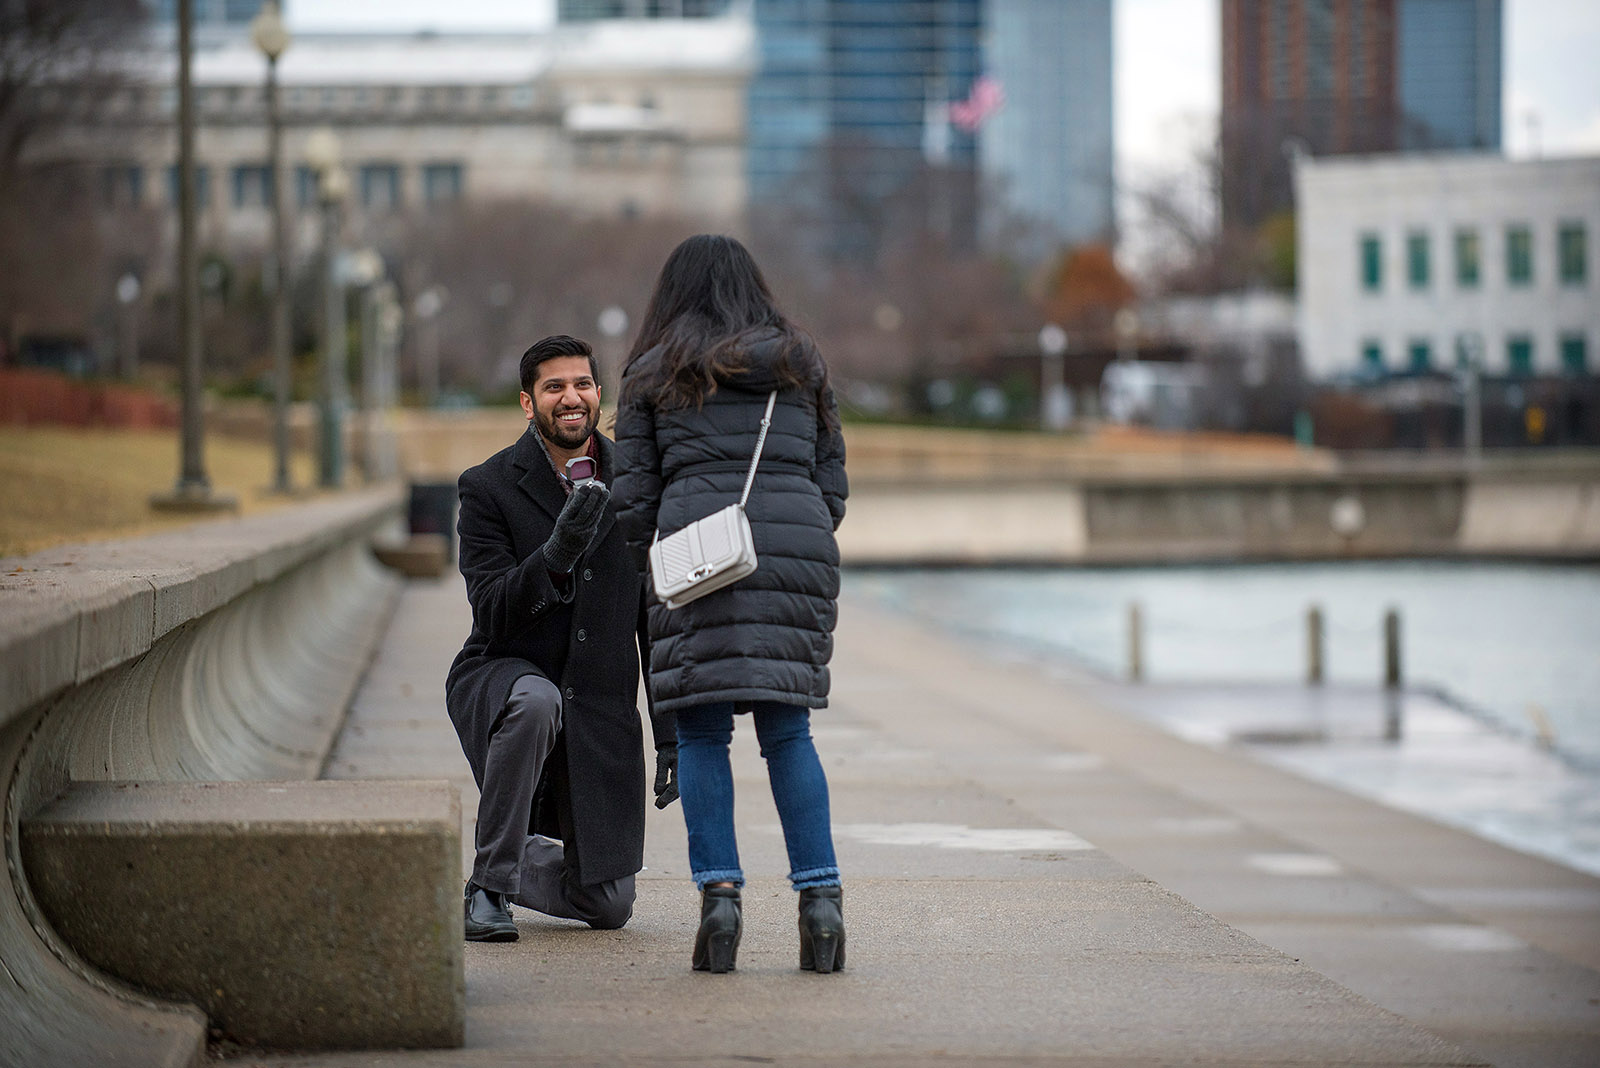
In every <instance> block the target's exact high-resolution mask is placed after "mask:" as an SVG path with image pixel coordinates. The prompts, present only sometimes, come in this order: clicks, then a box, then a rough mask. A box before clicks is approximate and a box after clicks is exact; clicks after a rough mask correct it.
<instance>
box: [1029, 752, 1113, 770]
mask: <svg viewBox="0 0 1600 1068" xmlns="http://www.w3.org/2000/svg"><path fill="white" fill-rule="evenodd" d="M1044 766H1045V767H1047V768H1049V769H1051V770H1052V771H1098V770H1100V769H1101V768H1103V767H1105V766H1106V758H1105V757H1103V756H1101V755H1100V754H1099V753H1057V754H1056V755H1054V756H1048V757H1045V759H1044Z"/></svg>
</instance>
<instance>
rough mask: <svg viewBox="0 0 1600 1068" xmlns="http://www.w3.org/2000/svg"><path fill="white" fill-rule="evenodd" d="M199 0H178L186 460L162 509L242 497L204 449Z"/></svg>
mask: <svg viewBox="0 0 1600 1068" xmlns="http://www.w3.org/2000/svg"><path fill="white" fill-rule="evenodd" d="M193 31H194V0H178V338H179V344H180V345H181V346H182V353H183V380H182V381H183V392H182V400H181V407H182V420H183V425H182V431H181V454H182V459H181V461H180V464H179V469H178V482H177V485H176V486H174V487H173V491H172V493H171V494H170V495H164V494H157V495H156V496H154V497H152V498H151V499H150V506H151V507H152V508H155V509H157V510H159V511H201V512H205V511H216V510H232V509H234V508H237V507H238V502H237V501H235V500H234V499H233V498H231V497H221V496H214V495H213V494H212V492H211V479H210V478H208V477H207V476H206V467H205V457H204V454H203V451H202V446H203V444H204V437H205V414H204V412H203V411H202V410H201V405H202V403H203V398H202V397H201V387H202V383H201V366H200V365H201V351H200V270H199V268H200V251H199V243H198V240H197V236H198V235H197V234H196V227H195V211H196V202H195V201H196V198H195V167H194V125H195V123H194V76H193V70H192V63H193V44H192V41H193Z"/></svg>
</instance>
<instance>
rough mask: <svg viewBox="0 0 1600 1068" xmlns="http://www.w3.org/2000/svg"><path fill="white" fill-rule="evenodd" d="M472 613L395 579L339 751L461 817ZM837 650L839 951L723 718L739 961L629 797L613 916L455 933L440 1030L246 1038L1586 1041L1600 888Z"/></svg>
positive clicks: (1145, 1047) (655, 1054) (1350, 1059)
mask: <svg viewBox="0 0 1600 1068" xmlns="http://www.w3.org/2000/svg"><path fill="white" fill-rule="evenodd" d="M466 629H467V611H466V606H465V598H464V594H463V592H462V588H461V584H460V581H459V579H455V578H452V579H448V580H443V581H440V582H437V583H413V584H411V586H410V587H409V588H408V590H407V592H406V594H405V596H404V597H403V599H402V601H401V603H400V607H399V610H398V612H397V614H396V617H395V620H394V625H393V628H392V630H391V632H390V635H389V637H388V639H387V641H386V642H385V644H384V647H383V649H382V651H381V652H380V655H379V658H378V660H377V662H376V663H375V664H374V666H373V669H372V671H371V672H370V674H369V676H368V679H367V682H366V684H365V685H364V686H363V688H362V691H361V693H360V694H359V695H358V698H357V701H356V703H355V707H354V709H353V711H352V714H351V719H350V722H349V725H348V727H347V729H346V731H345V734H344V736H343V738H342V739H341V742H340V745H339V747H338V749H337V750H336V752H335V754H334V757H333V759H332V761H331V763H330V767H329V774H330V775H331V776H335V777H343V778H382V777H415V778H450V779H453V780H454V781H456V782H457V783H458V784H460V785H461V786H462V800H463V811H464V814H465V815H466V818H467V819H468V820H470V816H471V812H472V809H473V807H474V805H475V801H476V797H475V793H474V791H473V789H472V786H471V780H470V776H469V774H468V772H467V767H466V763H465V761H464V760H463V759H462V757H461V755H460V750H459V747H458V745H457V743H456V740H455V737H454V734H453V732H452V731H451V729H450V726H449V723H448V721H447V720H446V718H445V716H444V711H443V707H442V705H443V699H442V693H441V690H442V680H443V677H444V672H445V669H446V667H447V666H448V664H449V661H450V659H451V657H452V656H453V655H454V653H455V651H456V649H457V647H458V646H459V643H460V641H461V639H462V637H463V636H464V635H465V633H466ZM838 650H839V652H838V654H837V659H836V664H835V668H836V670H835V680H834V701H833V706H834V707H832V708H830V709H829V710H827V711H826V712H822V713H819V714H818V715H817V717H816V719H815V723H816V735H817V740H818V745H819V748H820V749H821V751H822V754H823V760H824V762H825V764H826V765H827V768H828V772H829V776H830V782H831V785H832V790H833V806H834V822H835V826H836V835H837V838H838V848H839V853H840V862H841V866H842V867H843V868H844V870H845V873H846V891H845V893H846V917H847V922H848V924H849V931H850V943H849V968H848V970H847V971H845V972H844V973H842V974H840V975H836V976H816V975H812V974H809V973H802V972H800V971H798V969H797V968H796V966H795V957H796V945H795V932H794V918H793V917H794V897H793V894H792V893H791V892H790V891H789V890H788V888H787V886H786V884H785V881H784V880H783V879H782V874H783V872H784V871H785V868H786V865H785V863H784V856H783V846H782V838H781V836H780V834H779V832H778V826H777V817H776V813H775V812H774V810H773V806H772V801H771V797H770V794H769V793H768V791H767V788H766V781H765V775H764V771H763V769H762V767H761V764H760V759H759V757H758V756H757V755H756V753H755V745H754V738H753V732H751V731H749V730H748V729H744V730H741V731H739V732H738V734H737V736H736V740H735V771H736V775H737V777H738V788H739V790H740V795H739V829H740V843H741V847H742V849H743V852H744V859H745V867H746V870H747V871H749V872H750V873H751V874H752V882H751V885H750V887H749V888H748V889H747V891H746V933H745V939H744V944H743V946H742V947H741V950H740V956H739V970H738V971H737V972H736V973H734V974H732V975H728V976H710V975H704V974H695V973H693V972H691V971H690V970H689V966H688V957H689V947H690V942H691V939H692V937H693V931H694V923H695V919H696V915H697V912H696V905H697V902H696V895H695V894H694V891H693V888H692V886H691V885H690V884H689V882H688V880H687V877H686V872H685V861H684V849H683V844H682V836H683V828H682V821H681V816H680V815H679V814H678V809H677V808H676V807H674V808H672V809H669V810H668V811H667V812H666V813H658V812H656V811H655V810H654V809H652V810H651V811H650V831H649V839H648V842H647V846H646V863H647V864H648V870H646V871H645V872H644V873H643V874H642V876H641V881H640V900H639V905H638V907H637V909H636V912H635V916H634V919H633V921H632V922H631V923H630V924H629V925H628V927H627V928H625V929H623V930H621V931H615V932H593V931H589V930H587V929H586V928H584V927H582V926H581V925H577V924H572V923H566V922H563V921H557V920H550V919H546V918H543V917H540V916H538V915H537V914H534V913H530V912H526V911H524V910H521V909H518V910H516V912H517V918H518V921H519V924H520V926H521V928H522V940H521V941H520V942H518V943H515V944H512V945H469V946H468V947H467V997H468V1023H467V1048H466V1049H463V1050H445V1051H431V1052H430V1051H418V1052H411V1053H354V1054H339V1055H313V1056H288V1057H283V1056H280V1057H274V1058H262V1057H256V1058H248V1060H251V1061H254V1062H258V1063H273V1064H297V1065H298V1064H304V1065H352V1066H353V1065H380V1064H381V1065H388V1064H394V1065H419V1066H420V1065H456V1064H461V1065H500V1064H513V1063H515V1064H521V1063H527V1062H530V1061H537V1062H539V1063H553V1064H570V1065H577V1064H613V1063H631V1064H643V1065H651V1064H689V1063H693V1064H733V1063H749V1062H751V1061H755V1062H760V1063H784V1064H823V1063H828V1064H854V1063H868V1064H873V1065H883V1066H890V1065H913V1064H928V1063H946V1064H958V1063H977V1062H995V1063H1001V1062H1003V1063H1006V1064H1016V1065H1022V1064H1044V1063H1070V1064H1080V1065H1107V1066H1109V1065H1147V1064H1148V1065H1155V1064H1174V1063H1184V1064H1214V1065H1224V1064H1227V1065H1266V1064H1285V1065H1288V1064H1304V1065H1312V1064H1317V1065H1345V1064H1350V1065H1356V1064H1359V1065H1456V1064H1480V1063H1491V1062H1492V1063H1497V1064H1502V1065H1508V1066H1509V1065H1524V1064H1526V1065H1532V1064H1549V1065H1562V1064H1570V1065H1580V1064H1582V1065H1589V1064H1596V1063H1600V975H1597V974H1596V972H1595V971H1593V970H1591V969H1592V968H1593V967H1594V966H1595V964H1596V959H1595V958H1596V956H1600V954H1597V953H1596V949H1595V942H1596V937H1597V931H1600V924H1597V923H1596V922H1595V920H1596V917H1597V916H1600V908H1597V906H1596V903H1597V902H1600V881H1597V880H1594V879H1590V878H1587V877H1584V876H1578V875H1576V874H1574V873H1567V872H1566V869H1561V868H1557V867H1555V866H1554V865H1548V864H1544V863H1543V862H1538V861H1532V860H1530V859H1529V858H1525V857H1521V856H1520V855H1519V854H1514V853H1511V852H1510V851H1508V850H1504V849H1500V848H1499V847H1496V846H1491V845H1488V844H1487V843H1483V842H1481V841H1479V840H1478V839H1475V838H1472V837H1471V836H1468V835H1465V834H1463V833H1460V832H1457V831H1452V830H1446V829H1444V828H1441V827H1438V826H1436V825H1433V824H1430V823H1427V822H1426V821H1422V820H1418V819H1416V818H1414V817H1409V816H1404V815H1400V814H1397V813H1393V812H1390V811H1389V810H1387V809H1384V808H1381V807H1379V806H1376V805H1372V804H1370V803H1367V802H1361V801H1358V800H1355V799H1351V798H1348V797H1345V796H1343V795H1341V794H1338V793H1336V792H1334V791H1331V790H1328V789H1326V788H1324V787H1318V786H1314V785H1312V784H1309V783H1305V782H1303V781H1301V780H1299V779H1296V778H1294V777H1293V776H1291V775H1289V774H1287V773H1285V772H1282V771H1279V770H1276V769H1272V768H1268V767H1266V766H1264V765H1260V764H1256V763H1255V762H1253V761H1250V760H1249V759H1248V758H1245V757H1241V756H1237V755H1233V754H1229V753H1224V752H1217V751H1213V750H1208V749H1204V748H1201V747H1199V746H1195V745H1192V744H1190V743H1187V742H1183V741H1180V740H1178V739H1176V738H1173V737H1171V736H1170V735H1167V734H1164V733H1162V732H1161V731H1160V730H1159V729H1157V728H1155V727H1154V726H1152V725H1150V724H1148V723H1144V722H1141V721H1139V720H1137V719H1135V718H1133V717H1131V716H1127V715H1120V714H1114V713H1110V712H1106V711H1103V710H1101V709H1100V708H1098V707H1096V706H1095V705H1093V704H1091V703H1090V702H1089V700H1088V699H1087V698H1086V697H1085V696H1084V692H1082V691H1079V690H1075V689H1074V690H1068V689H1064V688H1063V687H1062V685H1061V684H1060V683H1059V682H1054V681H1051V680H1050V679H1048V678H1046V677H1045V676H1044V675H1043V674H1042V673H1039V672H1036V671H1034V670H1032V669H1030V668H1028V667H1026V666H1024V665H1018V664H1005V665H996V664H993V663H991V662H990V661H988V660H987V659H986V658H985V657H983V656H982V655H979V654H978V653H977V652H976V651H974V650H972V649H970V648H967V647H964V646H963V645H962V644H960V643H958V642H955V641H952V640H950V639H948V638H946V637H943V636H941V635H937V634H934V633H933V632H931V631H925V630H922V629H921V628H919V627H917V626H916V625H915V624H913V623H911V622H908V621H905V620H902V619H899V618H896V617H893V616H890V615H887V614H884V613H882V612H881V611H879V610H877V609H875V608H872V607H870V606H868V605H866V604H865V603H864V602H861V601H858V600H849V601H846V602H845V603H844V605H843V619H842V622H841V627H840V632H839V641H838ZM1080 836H1081V837H1080ZM464 838H465V839H467V840H470V828H468V829H467V830H466V832H465V834H464ZM1091 843H1093V844H1092V845H1091ZM465 859H466V858H465V857H464V858H463V860H464V861H465ZM1134 869H1137V871H1136V870H1134ZM1140 872H1143V873H1144V874H1139V873H1140ZM1146 876H1150V877H1153V878H1154V879H1156V880H1157V881H1156V882H1152V881H1151V879H1150V878H1146ZM1178 894H1182V895H1183V897H1179V896H1177V895H1178ZM1191 902H1193V903H1192V904H1191ZM1196 906H1199V907H1198V908H1197V907H1196ZM1201 909H1205V910H1207V911H1204V912H1203V911H1201ZM1217 916H1221V917H1222V919H1221V920H1219V919H1217V918H1215V917H1217ZM1223 920H1226V921H1227V923H1224V922H1222V921H1223ZM375 922H381V912H380V913H378V914H376V915H375ZM1229 924H1231V925H1232V926H1230V925H1229ZM1252 936H1253V937H1252ZM1258 939H1259V940H1258ZM1269 943H1270V945H1269ZM1274 945H1275V946H1277V947H1278V948H1276V949H1275V948H1272V946H1274ZM1280 950H1283V951H1286V952H1287V953H1288V954H1292V955H1285V952H1280ZM1294 957H1300V958H1301V959H1300V960H1296V959H1294ZM1313 969H1318V970H1313ZM1324 973H1327V974H1331V975H1333V976H1335V977H1336V978H1337V979H1338V980H1339V982H1342V983H1344V984H1346V985H1344V986H1341V985H1339V983H1336V982H1334V981H1333V980H1331V979H1329V978H1327V977H1326V975H1325V974H1324ZM1353 990H1354V991H1358V992H1353ZM1369 999H1370V1000H1369ZM1380 1006H1382V1007H1380ZM1401 1014H1403V1016H1402V1015H1401ZM1405 1017H1409V1018H1405Z"/></svg>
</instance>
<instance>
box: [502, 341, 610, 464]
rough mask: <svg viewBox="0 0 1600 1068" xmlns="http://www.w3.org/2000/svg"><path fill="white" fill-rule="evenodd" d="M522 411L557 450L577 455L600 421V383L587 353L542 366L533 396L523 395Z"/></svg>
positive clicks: (558, 357)
mask: <svg viewBox="0 0 1600 1068" xmlns="http://www.w3.org/2000/svg"><path fill="white" fill-rule="evenodd" d="M520 399H521V401H522V413H523V414H524V415H526V416H527V417H528V418H529V419H531V420H533V425H534V426H535V427H536V428H537V429H538V431H539V433H540V434H541V435H542V436H543V437H544V439H545V441H547V442H549V443H550V444H551V445H552V446H554V447H555V448H556V449H558V450H560V451H562V452H564V453H572V454H574V455H576V454H577V453H581V452H582V451H583V450H584V447H585V446H586V445H587V444H588V441H589V435H590V434H593V433H594V429H595V426H596V425H597V424H598V423H599V421H600V384H599V383H598V382H596V381H595V380H594V374H593V373H592V372H591V371H590V370H589V357H587V356H557V357H555V358H554V359H549V360H546V361H544V363H542V364H540V365H539V378H538V381H536V382H535V383H534V384H533V395H532V396H529V395H528V393H527V392H526V391H524V392H523V393H522V395H521V398H520Z"/></svg>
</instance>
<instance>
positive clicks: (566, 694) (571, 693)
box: [561, 686, 578, 701]
mask: <svg viewBox="0 0 1600 1068" xmlns="http://www.w3.org/2000/svg"><path fill="white" fill-rule="evenodd" d="M561 695H562V696H563V697H565V698H566V699H567V700H569V701H570V700H572V699H573V698H574V697H576V696H578V694H577V692H576V691H574V690H573V688H572V687H571V686H568V687H567V688H566V689H565V690H562V691H561Z"/></svg>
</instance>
